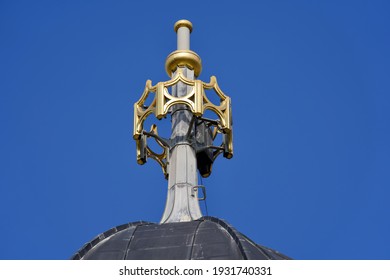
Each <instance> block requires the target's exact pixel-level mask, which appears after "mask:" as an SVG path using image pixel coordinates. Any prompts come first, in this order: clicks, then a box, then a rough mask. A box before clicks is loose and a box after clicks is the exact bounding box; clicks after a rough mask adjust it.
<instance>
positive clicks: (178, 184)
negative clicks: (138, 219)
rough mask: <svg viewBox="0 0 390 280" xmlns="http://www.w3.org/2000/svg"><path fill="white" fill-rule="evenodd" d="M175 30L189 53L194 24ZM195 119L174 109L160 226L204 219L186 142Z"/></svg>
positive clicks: (180, 92)
mask: <svg viewBox="0 0 390 280" xmlns="http://www.w3.org/2000/svg"><path fill="white" fill-rule="evenodd" d="M174 29H175V31H176V32H177V49H178V50H189V49H190V33H191V31H192V24H191V22H189V21H186V20H180V21H178V22H176V24H175V27H174ZM179 68H180V70H181V71H182V73H183V76H184V77H186V78H187V79H191V80H194V78H195V77H194V70H191V69H189V68H188V67H185V66H184V67H179ZM176 71H179V69H176ZM174 74H175V73H173V75H174ZM191 90H192V87H191V86H188V85H186V84H184V83H183V82H179V83H178V84H176V85H175V86H173V87H172V96H174V97H184V96H186V95H187V94H188V93H190V91H191ZM192 117H193V114H192V112H191V111H190V110H189V108H188V106H186V105H175V106H173V107H172V134H171V141H172V145H173V148H172V149H171V152H170V155H169V159H168V162H169V165H168V174H169V178H168V195H167V201H166V205H165V210H164V213H163V216H162V218H161V221H160V223H169V222H183V221H192V220H196V219H199V218H200V217H202V213H201V210H200V207H199V202H198V195H197V194H196V195H195V192H196V191H197V189H196V188H195V187H196V186H197V185H198V177H197V169H196V167H197V163H196V154H195V149H194V148H193V147H192V146H191V144H190V142H189V141H188V140H189V139H186V136H187V133H188V130H189V129H190V122H191V119H192Z"/></svg>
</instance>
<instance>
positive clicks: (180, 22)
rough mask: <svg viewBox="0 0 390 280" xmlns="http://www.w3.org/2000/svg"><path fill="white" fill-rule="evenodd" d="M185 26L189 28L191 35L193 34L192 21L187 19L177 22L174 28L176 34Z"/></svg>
mask: <svg viewBox="0 0 390 280" xmlns="http://www.w3.org/2000/svg"><path fill="white" fill-rule="evenodd" d="M183 26H185V27H187V28H188V29H189V30H190V33H191V32H192V23H191V21H189V20H186V19H181V20H178V21H176V23H175V25H174V27H173V28H174V30H175V32H176V33H177V30H178V29H179V28H180V27H183Z"/></svg>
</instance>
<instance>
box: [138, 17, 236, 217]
mask: <svg viewBox="0 0 390 280" xmlns="http://www.w3.org/2000/svg"><path fill="white" fill-rule="evenodd" d="M174 30H175V32H176V33H177V50H176V51H174V52H172V53H171V54H170V55H169V56H168V57H167V59H166V62H165V70H166V72H167V74H168V75H169V76H170V77H171V79H170V80H168V81H165V82H158V83H157V84H156V85H154V86H153V85H152V82H151V81H150V80H147V81H146V86H145V90H144V92H143V94H142V96H141V98H140V99H139V100H138V101H137V102H136V103H135V104H134V133H133V138H134V139H135V140H136V146H137V162H138V163H139V164H144V163H146V161H147V159H148V158H153V159H154V160H156V161H157V162H158V163H159V164H160V165H161V168H162V170H163V173H164V175H165V178H166V179H167V180H168V194H167V201H166V205H165V210H164V213H163V216H162V219H161V221H160V223H170V222H184V221H192V220H197V219H199V218H201V217H202V213H201V210H200V207H199V200H201V199H204V197H203V198H199V194H198V192H199V190H200V189H202V190H205V188H204V187H203V186H199V185H198V175H197V170H198V171H199V173H200V175H201V176H202V177H208V176H209V175H210V174H211V171H212V164H213V162H214V160H215V159H216V157H217V156H218V155H219V154H221V153H222V154H223V156H224V157H226V158H229V159H230V158H232V156H233V144H232V119H231V107H230V98H229V97H228V96H226V95H225V94H224V93H223V92H222V91H221V89H220V88H219V86H218V84H217V80H216V78H215V77H214V76H212V77H211V78H210V82H209V83H204V82H202V81H201V80H198V79H197V77H198V76H199V75H200V73H201V71H202V61H201V59H200V57H199V55H198V54H196V53H195V52H193V51H191V50H190V33H191V32H192V23H191V22H190V21H188V20H179V21H177V22H176V23H175V25H174ZM206 90H213V91H214V94H217V96H218V97H219V100H220V104H213V103H212V102H210V100H209V99H208V98H207V96H206ZM149 94H153V95H154V99H153V101H152V103H151V104H150V105H149V106H145V100H146V99H147V98H148V96H149ZM206 110H210V111H212V112H214V113H215V115H216V116H217V119H208V118H204V116H203V115H204V113H205V111H206ZM151 114H154V115H155V117H156V118H157V119H159V120H161V119H162V118H164V117H166V115H168V114H169V115H171V122H172V132H171V135H170V137H169V138H164V137H162V136H160V135H158V130H157V125H155V124H154V125H152V127H151V129H150V131H146V130H144V127H143V124H144V121H145V119H146V118H147V117H148V116H149V115H151ZM218 134H222V143H220V144H219V145H215V144H214V140H215V139H216V136H217V135H218ZM150 138H154V139H155V141H156V142H157V143H158V144H159V145H160V146H161V147H162V148H163V152H162V153H161V154H158V153H156V152H154V151H152V150H151V149H150V148H149V146H148V144H147V142H148V141H150V140H151V139H150ZM203 195H204V196H205V192H204V193H203Z"/></svg>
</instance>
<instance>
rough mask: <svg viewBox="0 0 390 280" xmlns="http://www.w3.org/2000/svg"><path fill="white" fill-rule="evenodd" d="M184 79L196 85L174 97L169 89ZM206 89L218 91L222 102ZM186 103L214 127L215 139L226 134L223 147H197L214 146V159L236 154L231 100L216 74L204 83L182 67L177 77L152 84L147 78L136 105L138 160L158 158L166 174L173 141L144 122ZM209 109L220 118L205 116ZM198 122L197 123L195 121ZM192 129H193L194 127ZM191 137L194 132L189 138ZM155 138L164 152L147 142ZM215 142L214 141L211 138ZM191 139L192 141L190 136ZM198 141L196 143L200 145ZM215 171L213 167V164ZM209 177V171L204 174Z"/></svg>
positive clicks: (135, 129)
mask: <svg viewBox="0 0 390 280" xmlns="http://www.w3.org/2000/svg"><path fill="white" fill-rule="evenodd" d="M179 82H182V83H184V84H186V85H188V86H191V87H192V90H191V91H190V92H189V93H188V94H187V95H186V96H183V97H174V96H172V95H171V94H170V93H169V88H171V87H172V86H174V85H176V84H178V83H179ZM205 90H214V92H215V93H216V94H217V96H218V97H219V99H220V104H219V105H216V104H214V103H212V102H211V101H210V100H209V98H207V95H206V93H205ZM150 94H154V98H153V101H152V102H151V104H150V105H149V106H146V105H145V101H146V100H147V98H148V97H149V95H150ZM179 104H181V105H186V106H187V107H188V108H189V110H191V112H192V113H193V114H194V117H195V118H197V119H198V121H203V122H206V123H208V125H207V126H208V127H211V126H214V130H213V132H212V134H213V135H212V139H213V140H214V139H215V137H216V135H217V134H218V133H222V134H223V142H222V144H221V146H212V145H208V146H203V147H198V146H199V145H198V146H197V147H194V148H195V149H196V150H201V149H203V150H204V149H214V152H213V153H212V161H214V159H215V158H216V157H217V156H218V155H219V154H220V153H221V152H223V155H224V157H226V158H231V157H232V156H233V143H232V116H231V99H230V97H228V96H227V95H225V94H224V93H223V92H222V90H221V89H220V88H219V86H218V83H217V79H216V77H215V76H212V77H211V78H210V82H209V83H204V82H202V81H201V80H192V79H188V78H186V77H185V76H184V75H183V72H182V70H181V68H180V67H178V68H177V71H176V73H175V74H174V75H173V77H172V78H171V79H170V80H168V81H165V82H159V83H157V84H156V85H154V86H153V85H152V81H151V80H147V81H146V85H145V89H144V92H143V93H142V96H141V98H140V99H139V100H138V101H137V102H136V103H135V104H134V132H133V138H134V139H135V140H136V142H137V162H138V163H139V164H144V163H145V162H146V159H147V158H148V157H150V158H153V159H155V160H156V161H157V162H158V163H159V164H160V165H161V167H162V169H163V172H164V174H165V177H167V176H168V174H167V164H168V163H167V159H168V153H169V149H170V148H171V147H170V142H169V140H167V139H164V138H162V137H160V136H158V133H157V127H156V126H155V125H153V126H152V129H151V131H150V132H146V131H145V130H144V127H143V126H144V122H145V120H146V118H147V117H148V116H149V115H150V114H154V115H155V117H156V118H157V119H162V118H164V117H166V115H167V114H169V113H170V109H171V107H172V106H174V105H179ZM206 110H210V111H212V112H214V113H215V114H216V115H217V116H218V120H209V119H205V118H202V116H203V114H204V113H205V111H206ZM195 125H196V124H195ZM190 130H191V129H190ZM189 136H190V131H189V133H188V137H189ZM149 137H154V138H155V140H156V141H157V143H158V144H159V145H160V146H161V147H162V148H163V152H162V153H160V154H158V153H155V152H153V151H152V150H151V149H150V148H149V146H148V145H147V138H149ZM211 141H212V140H211ZM189 142H191V140H190V139H189ZM196 142H197V141H194V142H193V144H194V146H196ZM210 172H211V167H210ZM203 175H204V177H207V176H208V175H209V172H208V173H207V174H206V173H205V174H202V176H203Z"/></svg>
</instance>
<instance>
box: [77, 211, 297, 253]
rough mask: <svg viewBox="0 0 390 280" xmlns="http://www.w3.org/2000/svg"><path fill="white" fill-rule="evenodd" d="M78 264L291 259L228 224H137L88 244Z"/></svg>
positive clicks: (214, 220) (204, 219) (208, 221)
mask: <svg viewBox="0 0 390 280" xmlns="http://www.w3.org/2000/svg"><path fill="white" fill-rule="evenodd" d="M72 259H74V260H78V259H82V260H164V259H165V260H179V259H180V260H283V259H290V258H289V257H287V256H285V255H283V254H281V253H279V252H277V251H275V250H272V249H269V248H266V247H264V246H260V245H258V244H256V243H254V242H253V241H252V240H250V239H249V238H247V237H246V236H245V235H243V234H242V233H240V232H238V231H237V230H236V229H235V228H233V227H232V226H231V225H229V224H228V223H227V222H225V221H223V220H221V219H218V218H214V217H202V218H200V219H198V220H196V221H190V222H180V223H165V224H154V223H149V222H143V221H141V222H135V223H128V224H124V225H121V226H118V227H115V228H112V229H110V230H108V231H106V232H104V233H102V234H100V235H99V236H97V237H96V238H95V239H93V240H92V241H91V242H89V243H87V244H85V245H84V246H83V247H82V248H81V249H80V250H79V251H78V252H77V253H76V254H75V255H74V256H73V257H72Z"/></svg>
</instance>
